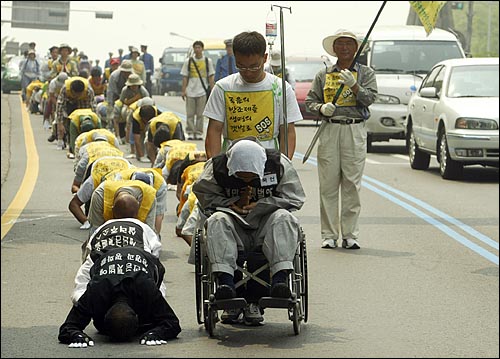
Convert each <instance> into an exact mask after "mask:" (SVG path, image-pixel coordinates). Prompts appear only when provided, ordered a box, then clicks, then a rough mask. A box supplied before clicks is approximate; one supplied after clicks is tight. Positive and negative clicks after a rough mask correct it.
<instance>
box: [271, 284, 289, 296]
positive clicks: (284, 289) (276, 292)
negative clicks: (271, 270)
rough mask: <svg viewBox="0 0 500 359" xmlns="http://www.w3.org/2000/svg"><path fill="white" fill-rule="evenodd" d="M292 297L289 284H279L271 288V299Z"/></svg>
mask: <svg viewBox="0 0 500 359" xmlns="http://www.w3.org/2000/svg"><path fill="white" fill-rule="evenodd" d="M291 296H292V292H291V291H290V288H288V283H284V282H278V283H275V284H273V286H272V287H271V297H276V298H290V297H291Z"/></svg>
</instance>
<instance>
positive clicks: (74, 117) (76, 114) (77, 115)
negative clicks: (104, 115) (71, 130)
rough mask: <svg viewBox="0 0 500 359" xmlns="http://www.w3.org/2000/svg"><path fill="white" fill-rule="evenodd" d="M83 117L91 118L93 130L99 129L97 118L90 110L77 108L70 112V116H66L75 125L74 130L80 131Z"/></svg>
mask: <svg viewBox="0 0 500 359" xmlns="http://www.w3.org/2000/svg"><path fill="white" fill-rule="evenodd" d="M83 116H90V117H92V122H93V123H94V129H95V128H97V127H99V116H97V114H96V113H95V112H94V111H92V110H91V109H90V108H79V109H76V110H74V111H73V112H71V114H70V115H69V116H68V117H69V118H70V120H71V122H73V123H74V124H75V125H76V128H78V129H80V121H81V118H82V117H83Z"/></svg>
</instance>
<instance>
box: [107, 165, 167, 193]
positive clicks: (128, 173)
mask: <svg viewBox="0 0 500 359" xmlns="http://www.w3.org/2000/svg"><path fill="white" fill-rule="evenodd" d="M160 170H161V169H160ZM134 172H144V173H153V181H154V182H153V188H154V189H155V190H156V191H158V190H159V189H160V187H161V185H162V184H163V183H164V182H165V180H164V179H163V176H162V175H161V173H159V172H158V171H157V169H156V168H125V169H117V170H115V171H113V172H111V173H110V174H109V175H108V176H106V180H108V179H110V177H111V179H113V180H115V181H122V180H127V181H128V180H131V178H132V175H133V174H134ZM143 183H144V182H143Z"/></svg>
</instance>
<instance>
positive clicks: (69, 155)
mask: <svg viewBox="0 0 500 359" xmlns="http://www.w3.org/2000/svg"><path fill="white" fill-rule="evenodd" d="M66 157H68V158H69V159H70V160H73V159H75V155H74V154H72V153H71V152H68V153H66Z"/></svg>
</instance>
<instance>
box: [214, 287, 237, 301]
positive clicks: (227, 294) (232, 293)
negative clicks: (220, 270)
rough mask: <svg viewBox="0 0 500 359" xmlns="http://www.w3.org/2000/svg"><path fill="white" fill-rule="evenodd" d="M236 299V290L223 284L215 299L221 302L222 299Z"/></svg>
mask: <svg viewBox="0 0 500 359" xmlns="http://www.w3.org/2000/svg"><path fill="white" fill-rule="evenodd" d="M235 297H236V290H235V289H234V288H233V287H231V286H229V285H227V284H222V285H220V286H219V287H218V288H217V291H216V292H215V299H217V300H221V299H232V298H235Z"/></svg>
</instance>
